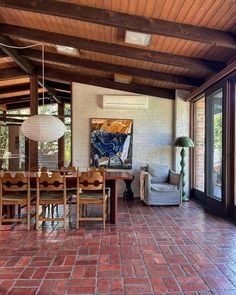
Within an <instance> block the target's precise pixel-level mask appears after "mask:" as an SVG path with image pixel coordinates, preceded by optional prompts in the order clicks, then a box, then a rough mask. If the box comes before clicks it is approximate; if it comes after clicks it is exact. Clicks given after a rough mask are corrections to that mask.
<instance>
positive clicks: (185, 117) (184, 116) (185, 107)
mask: <svg viewBox="0 0 236 295" xmlns="http://www.w3.org/2000/svg"><path fill="white" fill-rule="evenodd" d="M188 94H189V91H186V90H176V93H175V128H174V137H175V138H176V137H179V136H190V124H189V118H190V103H189V102H186V101H185V98H186V97H187V95H188ZM181 149H182V148H180V147H179V148H175V149H174V157H173V159H174V160H175V164H174V169H175V170H176V171H177V172H179V171H180V170H181V166H180V160H181V156H180V151H181ZM185 151H186V163H187V164H186V195H189V149H188V148H185Z"/></svg>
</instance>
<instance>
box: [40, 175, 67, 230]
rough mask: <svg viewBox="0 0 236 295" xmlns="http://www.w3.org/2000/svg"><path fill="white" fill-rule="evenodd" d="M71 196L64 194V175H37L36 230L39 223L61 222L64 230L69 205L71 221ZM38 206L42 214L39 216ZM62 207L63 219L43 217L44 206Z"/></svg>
mask: <svg viewBox="0 0 236 295" xmlns="http://www.w3.org/2000/svg"><path fill="white" fill-rule="evenodd" d="M70 200H71V196H70V195H67V192H66V179H65V175H61V174H60V172H53V173H52V175H51V176H49V174H48V173H41V174H40V175H39V174H37V194H36V229H37V230H38V228H39V222H40V221H43V222H44V221H63V223H64V229H66V216H67V214H66V209H67V203H68V204H69V216H70V221H71V201H70ZM40 205H41V206H42V207H43V210H42V214H41V215H40V214H39V210H40ZM47 205H62V206H63V217H54V216H53V214H52V216H51V217H46V216H45V209H44V208H45V206H47Z"/></svg>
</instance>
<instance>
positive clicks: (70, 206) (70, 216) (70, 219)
mask: <svg viewBox="0 0 236 295" xmlns="http://www.w3.org/2000/svg"><path fill="white" fill-rule="evenodd" d="M69 221H70V223H72V204H71V199H70V203H69Z"/></svg>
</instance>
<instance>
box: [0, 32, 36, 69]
mask: <svg viewBox="0 0 236 295" xmlns="http://www.w3.org/2000/svg"><path fill="white" fill-rule="evenodd" d="M1 44H5V45H9V46H15V44H14V42H12V40H11V39H10V38H9V37H7V36H2V35H0V47H1V49H2V51H4V52H5V53H6V54H7V55H8V56H10V57H11V58H12V59H13V60H14V62H15V63H16V64H17V65H18V66H19V67H20V68H21V69H22V70H23V71H25V72H26V74H28V75H33V74H35V71H34V67H33V65H32V64H31V62H30V61H28V60H27V59H26V58H25V57H23V56H21V55H19V54H18V51H17V49H15V48H9V47H6V46H2V45H1Z"/></svg>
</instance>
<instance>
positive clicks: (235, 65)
mask: <svg viewBox="0 0 236 295" xmlns="http://www.w3.org/2000/svg"><path fill="white" fill-rule="evenodd" d="M235 70H236V61H234V62H232V63H231V64H229V65H228V66H227V67H225V68H224V69H223V70H222V71H220V72H219V73H217V74H216V75H214V76H213V77H212V78H210V79H209V80H207V81H206V82H205V83H204V84H202V85H201V86H200V87H198V88H197V89H195V90H194V91H193V92H191V93H190V94H189V95H188V96H187V98H186V101H192V100H195V99H196V98H197V97H199V96H200V95H202V94H203V93H204V91H205V90H206V89H207V88H209V87H210V86H212V85H213V84H215V83H216V82H218V81H219V80H221V79H223V78H225V77H227V76H228V75H230V74H232V73H233V72H234V71H235Z"/></svg>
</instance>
